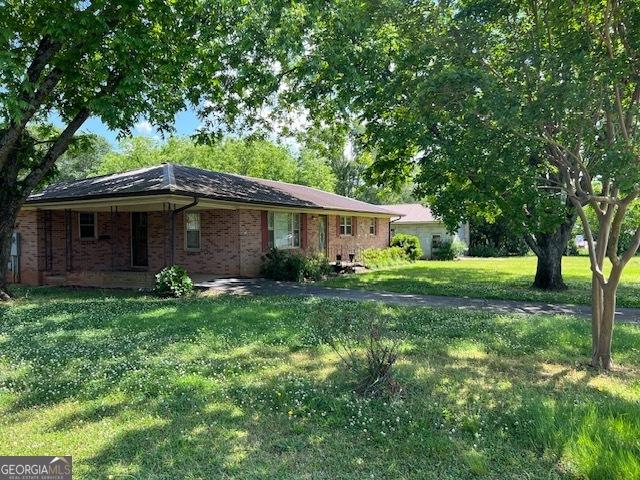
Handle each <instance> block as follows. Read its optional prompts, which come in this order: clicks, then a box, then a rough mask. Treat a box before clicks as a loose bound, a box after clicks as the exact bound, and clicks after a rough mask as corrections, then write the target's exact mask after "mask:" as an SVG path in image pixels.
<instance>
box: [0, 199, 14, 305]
mask: <svg viewBox="0 0 640 480" xmlns="http://www.w3.org/2000/svg"><path fill="white" fill-rule="evenodd" d="M11 210H12V207H11V206H9V207H8V208H7V207H6V206H3V208H2V209H1V210H0V302H1V301H7V300H9V299H10V298H11V295H10V293H9V289H8V288H7V264H8V263H9V254H10V253H11V235H12V234H13V226H14V224H15V212H13V211H11Z"/></svg>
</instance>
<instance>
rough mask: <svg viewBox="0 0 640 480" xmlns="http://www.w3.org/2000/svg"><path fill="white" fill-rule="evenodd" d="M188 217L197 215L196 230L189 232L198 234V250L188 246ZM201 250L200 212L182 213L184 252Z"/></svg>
mask: <svg viewBox="0 0 640 480" xmlns="http://www.w3.org/2000/svg"><path fill="white" fill-rule="evenodd" d="M188 215H198V227H199V228H198V230H191V231H193V232H195V231H197V232H198V248H193V247H190V246H189V245H188V239H187V232H188V231H189V230H187V224H188V222H187V216H188ZM201 249H202V215H201V214H200V212H184V250H185V252H199V251H200V250H201Z"/></svg>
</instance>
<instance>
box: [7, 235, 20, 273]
mask: <svg viewBox="0 0 640 480" xmlns="http://www.w3.org/2000/svg"><path fill="white" fill-rule="evenodd" d="M9 271H10V272H11V277H12V278H11V281H12V282H14V283H20V233H18V232H13V235H11V249H10V251H9Z"/></svg>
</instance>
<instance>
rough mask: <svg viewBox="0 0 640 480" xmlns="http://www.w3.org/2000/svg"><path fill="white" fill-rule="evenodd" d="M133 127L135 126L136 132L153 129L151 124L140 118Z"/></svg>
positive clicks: (147, 131) (146, 131)
mask: <svg viewBox="0 0 640 480" xmlns="http://www.w3.org/2000/svg"><path fill="white" fill-rule="evenodd" d="M133 128H135V130H136V132H138V133H146V134H149V133H151V132H152V131H153V126H152V125H151V124H150V123H149V122H148V121H147V120H142V121H140V122H138V123H136V124H135V125H134V126H133Z"/></svg>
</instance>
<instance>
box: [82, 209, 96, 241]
mask: <svg viewBox="0 0 640 480" xmlns="http://www.w3.org/2000/svg"><path fill="white" fill-rule="evenodd" d="M87 214H92V215H93V236H92V237H83V236H82V228H80V227H81V226H82V223H80V218H81V217H82V215H87ZM78 238H79V239H80V240H88V241H91V240H96V239H97V238H98V212H78Z"/></svg>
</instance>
